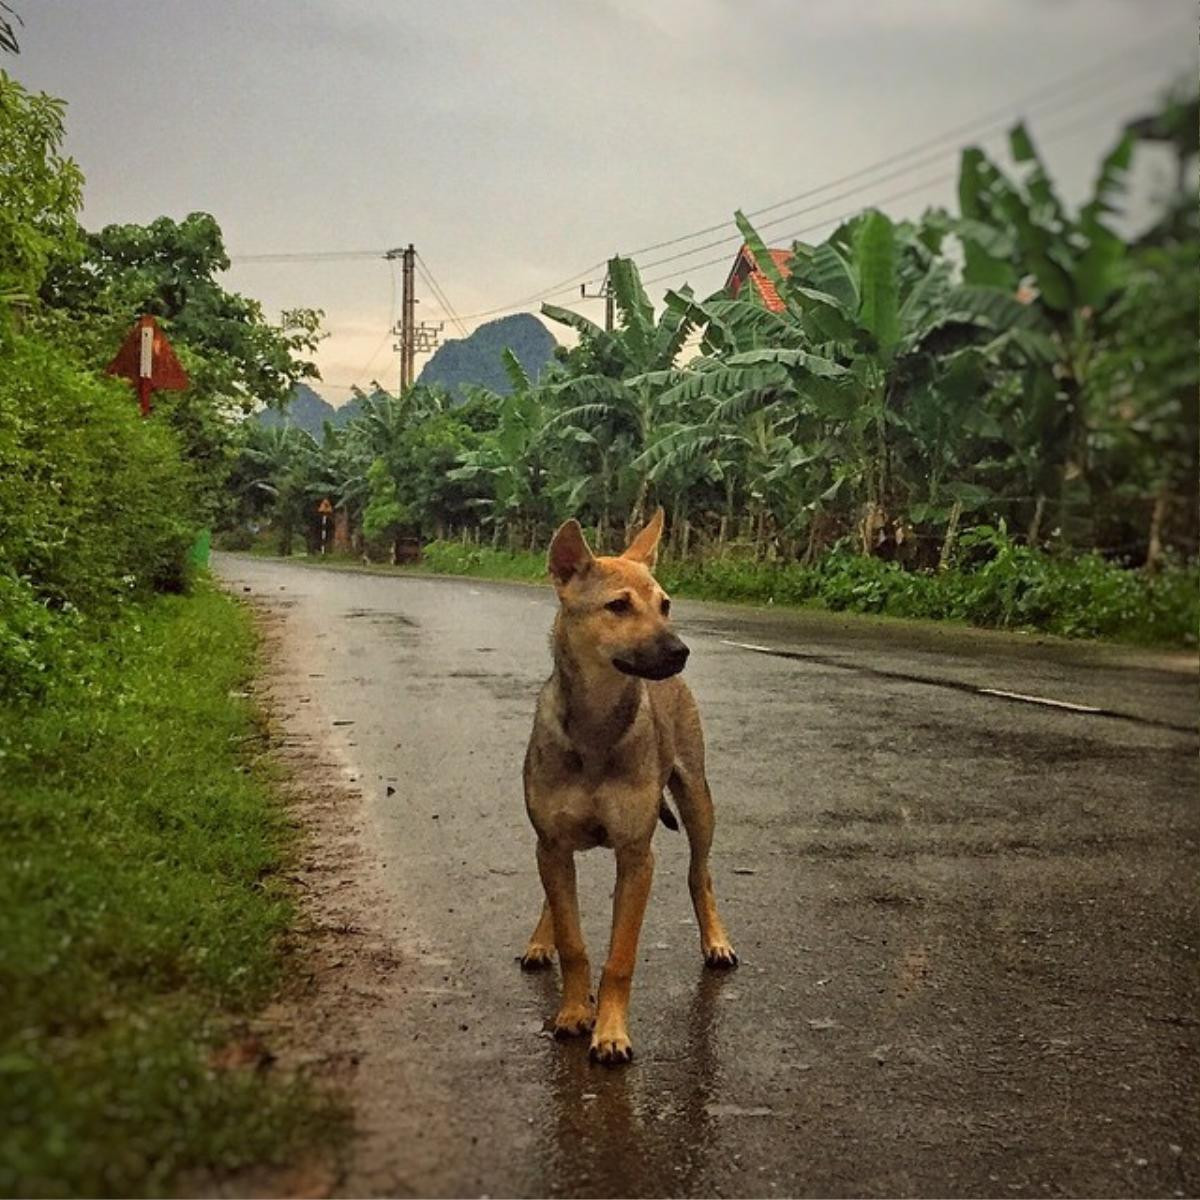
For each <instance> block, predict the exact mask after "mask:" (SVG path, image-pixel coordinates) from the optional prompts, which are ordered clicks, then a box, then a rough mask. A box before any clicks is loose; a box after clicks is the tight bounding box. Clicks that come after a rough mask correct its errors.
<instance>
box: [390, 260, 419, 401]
mask: <svg viewBox="0 0 1200 1200" xmlns="http://www.w3.org/2000/svg"><path fill="white" fill-rule="evenodd" d="M383 257H384V258H387V259H396V258H398V259H400V262H401V274H400V278H401V290H400V324H399V327H398V328H394V329H393V330H392V333H394V334H395V335H396V336H397V337H398V338H399V339H400V340H399V341H398V342H397V343H396V349H397V350H399V351H400V394H401V395H404V393H405V392H407V391H408V389H409V388H410V387H412V385H413V359H414V353H415V346H416V338H415V336H414V326H415V324H416V321H415V317H416V308H415V306H416V303H417V300H416V297H415V296H414V295H413V269H414V266H415V264H416V258H417V252H416V250H415V249H414V248H413V244H412V242H409V244H408V245H407V246H405V247H404V249H403V250H389V251H388V252H387V253H386V254H385V255H384V256H383Z"/></svg>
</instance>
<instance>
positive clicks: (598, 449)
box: [542, 256, 694, 540]
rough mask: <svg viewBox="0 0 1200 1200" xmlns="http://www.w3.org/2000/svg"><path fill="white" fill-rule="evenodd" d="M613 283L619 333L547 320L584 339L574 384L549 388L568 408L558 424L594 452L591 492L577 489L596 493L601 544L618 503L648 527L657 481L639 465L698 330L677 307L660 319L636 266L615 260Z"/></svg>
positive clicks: (630, 521)
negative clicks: (661, 401) (684, 353)
mask: <svg viewBox="0 0 1200 1200" xmlns="http://www.w3.org/2000/svg"><path fill="white" fill-rule="evenodd" d="M608 280H609V287H610V288H611V289H612V294H613V299H614V303H615V307H616V310H617V313H618V315H619V317H620V324H619V326H618V328H616V329H612V330H605V329H601V328H600V327H599V326H598V325H596V324H595V323H594V322H592V321H589V320H588V319H587V318H586V317H583V316H581V315H580V314H578V313H575V312H571V311H570V310H568V309H563V308H559V307H557V306H555V305H552V304H544V305H542V313H543V315H545V316H547V317H549V318H550V319H551V320H553V321H558V322H560V323H561V324H565V325H568V326H570V327H571V328H573V329H575V330H576V332H577V333H578V334H579V338H580V342H579V346H577V347H576V348H575V349H574V350H572V351H571V352H570V353H569V354H568V356H567V367H568V371H567V377H566V378H564V379H562V380H560V381H559V382H557V383H552V384H550V385H549V392H550V394H551V397H552V399H553V402H554V403H555V404H556V405H558V406H560V408H559V411H558V412H557V413H556V415H555V416H554V417H553V418H552V421H553V423H554V424H555V425H558V426H560V427H561V436H562V437H563V438H564V439H565V440H566V441H567V442H569V443H574V445H576V446H581V447H587V448H590V449H589V450H588V452H587V457H589V458H590V459H591V463H592V466H593V471H592V473H591V475H590V477H589V479H588V483H589V485H590V486H585V487H584V488H582V489H578V488H577V489H573V490H579V491H580V493H581V495H580V497H578V498H582V492H584V491H590V492H591V493H592V496H591V498H592V500H593V502H594V504H595V505H596V507H597V509H598V510H599V511H598V515H599V518H600V526H601V528H600V537H601V540H603V539H604V537H605V536H606V530H607V528H608V527H609V526H610V525H611V521H612V508H611V502H612V499H613V498H614V497H615V498H617V500H618V501H619V503H620V504H621V507H622V508H624V512H625V514H626V515H625V525H626V526H627V527H628V526H636V525H640V524H641V523H642V519H643V516H644V511H645V508H646V501H647V497H648V493H649V487H650V478H649V475H648V474H647V473H646V471H645V470H643V469H640V468H636V467H633V466H631V464H632V463H634V462H636V461H637V460H638V459H639V458H640V456H641V454H642V452H643V451H644V450H645V449H646V447H647V445H648V444H649V442H650V440H651V437H652V433H653V430H654V428H655V427H656V425H657V424H658V423H659V422H660V421H661V419H662V417H663V414H662V411H661V408H660V406H659V403H658V400H659V396H660V395H661V393H662V391H663V389H664V387H665V386H666V385H667V384H669V383H670V381H671V379H672V378H673V372H674V369H675V362H676V360H677V359H678V357H679V354H680V351H681V350H682V349H683V345H684V342H685V341H686V340H687V337H688V334H689V333H690V332H691V330H692V329H693V328H694V320H693V318H692V317H691V316H690V315H689V314H688V313H686V312H684V311H681V310H680V309H678V308H673V307H670V306H668V307H667V308H665V309H664V310H663V311H662V313H660V314H659V316H658V317H657V319H656V317H655V314H654V306H653V305H652V304H651V302H650V300H649V297H648V296H647V295H646V290H645V288H644V287H643V286H642V281H641V277H640V276H639V274H638V269H637V267H636V265H635V264H634V263H633V261H632V260H631V259H627V258H621V257H619V256H618V257H615V258H612V259H610V260H609V264H608ZM684 291H685V294H687V295H690V292H687V290H686V289H685V290H684ZM580 482H582V481H580ZM572 498H576V497H572Z"/></svg>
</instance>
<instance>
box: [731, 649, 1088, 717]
mask: <svg viewBox="0 0 1200 1200" xmlns="http://www.w3.org/2000/svg"><path fill="white" fill-rule="evenodd" d="M721 644H722V645H724V646H736V647H737V648H738V649H739V650H755V651H757V652H758V653H760V654H774V653H775V650H774V648H773V647H771V646H759V645H757V644H756V643H755V642H734V641H731V640H730V639H729V638H721ZM928 682H929V683H931V684H933V685H935V686H936V685H938V684H939V683H940V682H941V681H940V680H937V679H930V680H929V681H928ZM960 686H961V685H960ZM968 686H974V685H968ZM974 691H975V692H977V693H978V694H979V695H981V696H999V697H1001V699H1004V700H1021V701H1024V703H1026V704H1042V705H1045V707H1047V708H1065V709H1068V710H1069V711H1070V712H1081V713H1102V712H1104V709H1102V708H1097V707H1096V706H1095V705H1094V704H1073V703H1072V702H1071V701H1070V700H1053V699H1051V698H1050V697H1049V696H1029V695H1027V694H1026V693H1025V692H1006V691H1004V690H1003V689H1002V688H987V687H978V686H974Z"/></svg>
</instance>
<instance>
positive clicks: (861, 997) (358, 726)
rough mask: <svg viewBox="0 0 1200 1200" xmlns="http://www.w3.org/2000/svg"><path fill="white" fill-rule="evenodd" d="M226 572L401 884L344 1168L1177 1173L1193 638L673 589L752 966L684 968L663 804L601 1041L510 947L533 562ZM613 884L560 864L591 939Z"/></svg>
mask: <svg viewBox="0 0 1200 1200" xmlns="http://www.w3.org/2000/svg"><path fill="white" fill-rule="evenodd" d="M217 569H218V571H219V572H220V573H221V574H222V575H224V576H226V577H227V578H228V579H229V580H230V581H232V582H234V583H235V584H236V588H237V590H239V591H240V590H241V588H243V587H249V588H251V589H252V590H253V592H255V593H258V594H260V595H267V596H269V597H270V598H272V599H273V600H275V601H276V602H278V601H280V600H281V599H283V598H285V597H286V602H287V603H288V604H290V605H291V606H292V607H291V608H290V609H289V615H290V616H291V617H292V618H294V619H293V621H292V622H291V628H292V631H293V632H292V636H297V637H304V638H307V639H308V640H309V642H310V645H311V664H312V665H311V671H312V674H313V675H314V678H313V679H312V685H313V700H314V701H315V702H316V703H318V704H319V705H320V706H321V709H322V712H323V715H324V716H325V717H326V718H327V719H328V722H329V723H330V725H331V727H333V728H334V730H335V732H336V734H337V735H338V736H339V737H341V738H343V739H344V743H343V744H344V746H345V748H346V753H347V754H348V755H349V756H350V757H351V760H352V762H353V763H354V769H355V770H356V771H357V772H358V773H359V777H360V780H361V781H362V783H363V784H364V785H365V786H366V788H367V794H368V797H369V803H370V819H371V824H372V826H373V835H374V836H375V837H376V838H377V839H378V842H379V845H380V847H381V849H382V851H383V857H384V860H385V862H386V864H387V875H388V877H389V878H390V879H391V880H392V881H393V887H394V890H395V894H396V896H397V898H398V901H399V903H398V910H399V911H400V912H402V913H403V914H404V915H403V917H402V918H401V923H402V926H403V927H402V929H401V930H399V931H398V932H399V933H400V935H401V937H402V939H403V942H404V944H405V945H406V946H407V947H408V948H409V950H410V952H411V959H412V962H411V976H412V978H411V984H410V986H409V989H408V993H407V996H406V1004H405V1006H404V1008H403V1010H402V1011H396V1012H394V1013H389V1014H384V1015H385V1016H386V1023H387V1028H388V1036H387V1038H386V1039H384V1040H385V1044H383V1045H381V1046H380V1047H379V1048H378V1053H379V1054H380V1055H381V1056H383V1057H384V1058H385V1060H386V1067H387V1070H388V1071H390V1072H391V1075H390V1078H391V1079H392V1080H393V1081H394V1097H393V1099H392V1100H391V1102H390V1103H391V1107H390V1109H388V1111H387V1114H386V1120H385V1126H384V1127H385V1132H384V1135H383V1140H384V1142H385V1143H386V1145H385V1146H384V1147H383V1149H382V1151H381V1150H380V1147H379V1145H378V1142H379V1140H380V1135H379V1133H378V1122H376V1127H377V1128H376V1133H375V1135H374V1141H375V1142H376V1146H375V1151H374V1153H373V1157H372V1162H371V1165H370V1167H369V1169H367V1168H364V1171H363V1172H362V1173H361V1174H360V1175H359V1176H358V1177H357V1178H355V1177H354V1176H352V1177H351V1179H350V1181H349V1183H348V1189H347V1190H349V1191H350V1192H351V1193H362V1192H375V1193H392V1194H426V1195H480V1194H488V1195H492V1196H500V1195H532V1196H536V1195H584V1196H592V1195H595V1196H611V1195H617V1196H642V1195H647V1196H655V1195H662V1196H684V1195H730V1196H733V1195H754V1196H774V1195H780V1196H783V1195H799V1194H803V1195H859V1196H865V1195H922V1196H930V1195H992V1196H1030V1195H1088V1196H1104V1195H1135V1196H1142V1195H1146V1196H1150V1195H1168V1196H1170V1195H1177V1196H1182V1195H1189V1196H1190V1195H1195V1194H1196V1193H1197V1191H1198V1189H1200V1169H1198V1167H1197V1153H1198V1152H1200V1144H1198V1143H1200V1138H1198V1133H1200V1118H1198V1116H1197V1113H1198V1112H1200V1104H1198V1099H1200V1088H1198V1087H1197V1083H1198V1081H1200V1069H1198V1061H1197V1049H1198V1043H1200V1037H1198V1032H1197V1031H1198V1025H1200V1006H1198V1004H1197V993H1198V991H1200V972H1198V971H1197V939H1198V938H1200V928H1198V926H1197V919H1196V918H1197V888H1196V884H1197V872H1196V865H1197V841H1198V840H1200V821H1198V816H1197V794H1198V792H1197V782H1198V770H1197V739H1196V736H1195V734H1194V733H1193V732H1191V729H1194V726H1195V721H1196V716H1197V678H1196V674H1195V670H1194V665H1193V666H1192V668H1191V669H1189V668H1188V665H1187V664H1186V663H1184V662H1182V661H1181V660H1180V659H1178V658H1175V659H1173V660H1172V659H1170V658H1168V657H1167V656H1138V657H1130V656H1128V655H1123V654H1118V653H1114V652H1109V651H1103V650H1096V649H1089V648H1086V647H1066V648H1061V647H1045V646H1038V645H1035V644H1034V643H1033V642H1032V640H1028V639H1027V640H1025V641H1020V640H1017V639H1013V638H999V637H995V636H989V635H978V634H971V633H941V632H939V631H933V632H926V631H920V630H917V631H913V630H909V629H906V628H905V627H894V626H880V625H877V624H874V623H864V622H857V621H844V620H841V619H839V618H836V617H831V616H828V615H812V616H808V615H804V614H800V615H796V614H791V615H788V614H779V613H771V612H763V611H755V610H747V609H737V608H731V607H726V606H718V605H706V604H698V603H689V602H681V603H679V604H678V605H677V614H678V622H677V624H678V628H679V631H680V633H681V634H682V636H683V637H684V638H685V640H686V641H688V643H689V644H690V645H691V647H692V651H693V653H692V658H691V661H690V663H689V666H688V669H687V674H686V678H687V679H688V681H689V682H690V684H691V686H692V688H693V690H694V691H695V693H696V696H697V699H698V701H699V704H700V709H701V713H702V715H703V718H704V722H705V729H706V735H707V741H708V748H709V771H710V779H711V782H712V786H713V791H714V795H715V798H716V805H717V838H716V846H715V849H714V864H713V873H714V878H715V881H716V888H717V894H718V897H719V900H720V901H721V904H722V909H723V913H724V917H725V921H726V924H727V925H728V926H729V928H730V933H731V936H732V938H733V941H734V944H735V945H736V946H737V948H738V950H739V952H740V954H741V956H742V966H741V967H740V969H739V970H738V971H736V972H734V973H728V974H715V973H711V972H707V971H705V970H704V968H703V966H702V963H701V958H700V953H699V941H698V937H697V934H696V931H695V927H694V924H693V920H692V915H691V909H690V905H689V902H688V897H687V887H686V861H687V855H686V843H685V841H684V839H683V837H682V835H678V834H671V833H670V832H668V831H666V830H665V829H662V828H660V830H659V833H658V835H657V836H656V841H655V848H656V852H657V856H658V866H657V871H656V876H655V882H654V891H653V894H652V897H651V902H650V907H649V910H648V913H647V918H646V923H645V928H644V931H643V936H642V944H641V955H640V962H639V966H638V974H637V977H636V978H635V981H634V992H633V1003H632V1009H631V1030H632V1034H633V1040H634V1045H635V1050H636V1053H637V1059H636V1061H635V1062H634V1064H633V1065H632V1066H630V1067H627V1068H620V1069H616V1070H611V1069H609V1070H606V1069H604V1068H601V1067H594V1066H591V1065H590V1064H589V1063H588V1061H587V1053H586V1045H585V1044H583V1043H578V1044H567V1045H562V1044H557V1043H555V1042H554V1041H553V1040H551V1039H550V1038H549V1037H548V1036H547V1035H546V1033H545V1031H544V1028H543V1025H544V1022H545V1021H546V1019H547V1018H549V1017H550V1016H551V1015H552V1014H553V1011H554V1007H555V994H556V983H557V980H556V975H555V976H551V975H547V974H541V975H526V974H522V973H521V972H520V971H519V970H518V969H517V967H516V964H515V962H514V958H515V956H516V955H517V954H519V953H520V951H521V950H522V949H523V946H524V942H525V939H526V938H527V936H528V934H529V932H530V930H531V928H532V926H533V923H534V920H535V918H536V917H537V913H538V906H539V902H540V893H539V887H538V882H537V875H536V870H535V867H534V858H533V838H532V834H531V832H530V829H529V826H528V824H527V820H526V817H525V814H524V810H523V804H522V799H521V788H520V768H521V759H522V754H523V751H524V745H525V739H526V736H527V733H528V729H529V724H530V719H531V713H532V708H533V701H534V697H535V695H536V692H537V688H538V687H539V685H540V683H541V682H542V680H543V678H544V677H545V675H546V674H547V673H548V664H549V656H548V649H547V641H546V638H547V630H548V628H549V624H550V620H551V617H552V613H553V603H554V601H553V596H552V594H551V593H550V592H549V591H545V590H535V589H531V588H524V587H519V586H506V585H500V584H488V583H481V582H478V581H473V580H438V579H423V578H417V577H404V578H400V577H389V576H379V575H368V574H357V573H341V572H333V571H318V570H312V569H308V568H305V567H303V566H300V565H291V564H282V563H278V562H272V561H263V560H252V559H248V558H235V557H230V556H220V557H219V558H218V563H217ZM281 589H282V590H281ZM729 643H741V645H731V644H729ZM746 645H753V646H758V647H760V648H761V649H758V650H753V649H747V648H745V646H746ZM780 652H782V654H781V653H780ZM977 687H984V688H991V689H995V690H996V691H1006V692H1014V693H1020V694H1022V695H1029V696H1037V697H1045V698H1049V699H1056V700H1060V701H1065V702H1067V703H1071V704H1077V705H1084V706H1089V707H1094V708H1100V709H1102V710H1110V711H1115V712H1119V713H1125V714H1128V717H1129V718H1130V719H1125V718H1122V717H1114V716H1109V715H1105V714H1104V713H1103V712H1102V713H1090V712H1081V711H1074V710H1068V709H1059V708H1053V707H1044V706H1041V705H1037V704H1032V703H1028V702H1024V701H1020V700H1015V699H1012V698H1008V697H1003V696H998V695H993V694H980V693H978V692H977V691H975V690H974V689H975V688H977ZM334 722H352V724H339V725H336V726H334ZM389 786H390V787H392V788H394V789H395V792H394V794H392V795H390V796H389V795H387V788H388V787H389ZM611 881H612V858H611V854H609V853H608V852H607V851H601V850H597V851H593V852H591V853H590V854H588V855H586V856H583V857H582V858H581V860H580V893H581V905H582V909H583V912H584V925H585V932H586V933H587V937H588V945H589V949H590V950H591V953H592V960H593V963H594V964H595V966H596V969H597V970H598V967H599V964H600V963H601V962H602V961H603V958H604V952H605V947H606V942H607V915H608V900H609V890H610V887H611Z"/></svg>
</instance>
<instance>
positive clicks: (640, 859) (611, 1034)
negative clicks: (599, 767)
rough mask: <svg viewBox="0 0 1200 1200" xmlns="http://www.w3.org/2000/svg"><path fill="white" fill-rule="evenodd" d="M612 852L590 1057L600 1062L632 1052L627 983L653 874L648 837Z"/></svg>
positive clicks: (616, 1059) (625, 1059)
mask: <svg viewBox="0 0 1200 1200" xmlns="http://www.w3.org/2000/svg"><path fill="white" fill-rule="evenodd" d="M616 853H617V887H616V890H615V892H614V893H613V926H612V941H611V942H610V944H609V948H608V961H607V962H606V963H605V964H604V974H603V975H602V976H601V977H600V1010H599V1012H598V1013H597V1015H596V1029H595V1032H594V1033H593V1034H592V1047H591V1055H592V1058H593V1059H595V1060H596V1062H602V1063H622V1062H628V1061H629V1060H630V1059H631V1058H632V1057H633V1046H632V1045H631V1044H630V1041H629V986H630V984H631V983H632V982H633V968H634V964H635V963H636V962H637V948H638V938H639V937H640V936H641V932H642V917H643V916H645V913H646V901H647V900H648V899H649V898H650V884H651V881H652V880H653V879H654V853H653V851H652V850H651V849H650V845H649V843H648V842H639V843H637V844H636V845H634V846H623V847H620V848H619V849H618V850H617V852H616ZM560 952H561V947H560Z"/></svg>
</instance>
